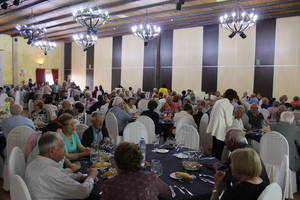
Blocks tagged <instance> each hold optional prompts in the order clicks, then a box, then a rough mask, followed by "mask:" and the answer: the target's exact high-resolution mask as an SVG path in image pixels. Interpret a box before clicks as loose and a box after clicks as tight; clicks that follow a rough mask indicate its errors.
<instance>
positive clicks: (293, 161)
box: [271, 111, 300, 171]
mask: <svg viewBox="0 0 300 200" xmlns="http://www.w3.org/2000/svg"><path fill="white" fill-rule="evenodd" d="M294 119H295V116H294V113H293V112H290V111H285V112H282V113H281V115H280V122H278V123H276V124H274V125H272V126H271V130H272V131H277V132H279V133H281V134H282V135H283V136H284V137H285V138H286V140H287V141H288V143H289V155H290V156H289V160H290V169H291V170H293V171H298V170H299V169H300V156H299V152H298V150H297V148H299V145H300V127H298V126H296V125H295V124H294Z"/></svg>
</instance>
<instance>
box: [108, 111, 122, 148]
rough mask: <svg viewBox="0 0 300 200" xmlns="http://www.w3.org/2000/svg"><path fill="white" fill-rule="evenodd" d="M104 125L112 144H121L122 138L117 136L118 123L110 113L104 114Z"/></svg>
mask: <svg viewBox="0 0 300 200" xmlns="http://www.w3.org/2000/svg"><path fill="white" fill-rule="evenodd" d="M105 125H106V128H107V131H108V134H109V137H110V139H111V141H112V143H113V144H115V145H118V144H119V143H120V142H122V137H121V136H119V129H118V121H117V118H116V116H115V115H114V114H113V113H112V112H108V113H107V114H106V116H105Z"/></svg>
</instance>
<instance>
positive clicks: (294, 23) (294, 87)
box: [273, 16, 300, 100]
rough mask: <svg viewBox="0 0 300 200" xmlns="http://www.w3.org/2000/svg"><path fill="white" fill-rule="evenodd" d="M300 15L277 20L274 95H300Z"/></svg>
mask: <svg viewBox="0 0 300 200" xmlns="http://www.w3.org/2000/svg"><path fill="white" fill-rule="evenodd" d="M299 85H300V16H297V17H288V18H280V19H277V20H276V40H275V68H274V81H273V96H274V97H276V98H279V97H280V96H281V95H283V94H286V95H287V96H288V97H289V100H292V98H293V97H294V96H296V95H298V96H299V95H300V94H299V93H300V90H299Z"/></svg>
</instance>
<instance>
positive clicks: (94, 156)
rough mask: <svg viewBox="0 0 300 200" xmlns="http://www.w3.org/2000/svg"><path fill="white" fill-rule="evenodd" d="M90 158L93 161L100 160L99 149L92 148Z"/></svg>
mask: <svg viewBox="0 0 300 200" xmlns="http://www.w3.org/2000/svg"><path fill="white" fill-rule="evenodd" d="M90 159H91V162H92V163H95V162H97V161H98V151H97V150H95V149H94V148H92V149H91V154H90Z"/></svg>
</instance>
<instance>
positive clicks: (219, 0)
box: [216, 0, 228, 2]
mask: <svg viewBox="0 0 300 200" xmlns="http://www.w3.org/2000/svg"><path fill="white" fill-rule="evenodd" d="M223 1H228V0H216V2H223Z"/></svg>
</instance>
